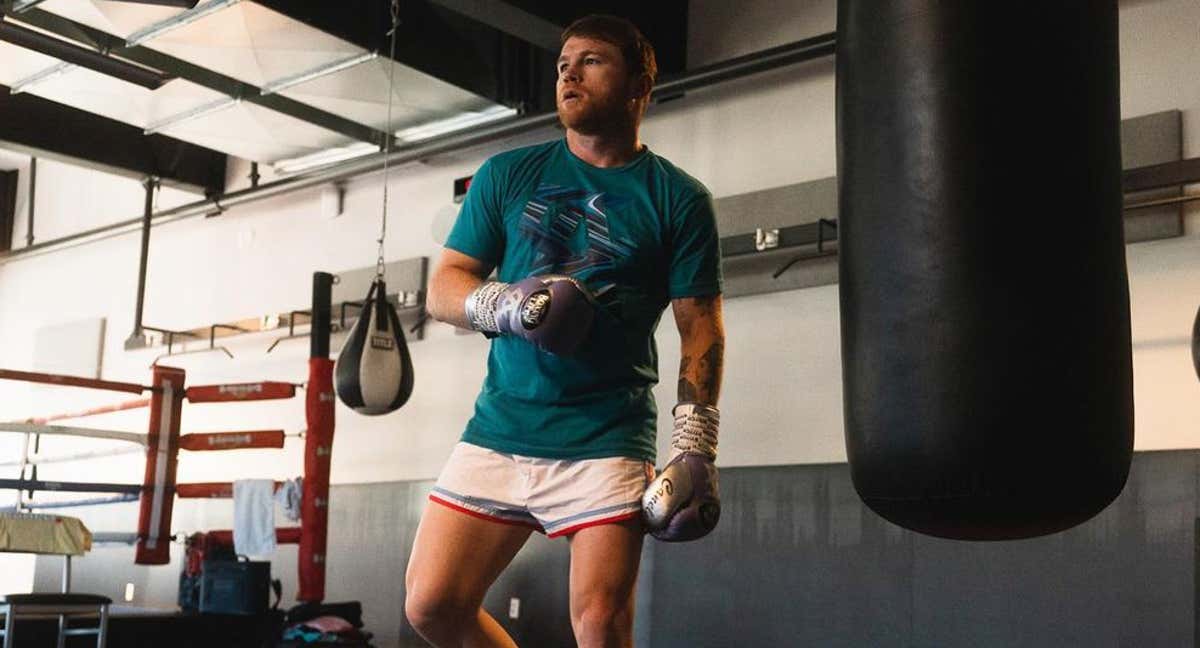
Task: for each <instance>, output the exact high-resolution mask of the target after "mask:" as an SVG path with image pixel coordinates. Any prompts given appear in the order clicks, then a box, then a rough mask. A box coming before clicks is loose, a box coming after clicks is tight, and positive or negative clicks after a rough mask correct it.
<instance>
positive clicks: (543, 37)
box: [429, 0, 563, 55]
mask: <svg viewBox="0 0 1200 648" xmlns="http://www.w3.org/2000/svg"><path fill="white" fill-rule="evenodd" d="M429 1H430V2H432V3H433V4H436V5H439V6H441V7H445V8H446V9H449V10H450V11H453V12H455V13H458V14H461V15H463V16H466V17H468V18H472V19H474V20H477V21H479V22H481V23H484V24H485V25H491V26H492V27H495V28H496V29H499V30H500V31H502V32H504V33H506V34H508V35H510V36H515V37H517V38H520V39H521V40H523V41H525V42H527V43H529V44H531V45H536V46H538V47H540V48H542V49H544V50H547V51H550V52H553V53H554V54H556V55H557V54H558V51H559V36H560V35H561V34H562V29H563V26H562V25H559V24H556V23H553V22H551V21H549V20H546V19H545V18H542V17H541V16H538V15H537V14H533V13H530V12H528V11H525V10H523V9H520V8H518V7H515V6H513V5H511V4H509V3H507V2H504V1H503V0H429Z"/></svg>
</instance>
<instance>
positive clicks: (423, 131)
mask: <svg viewBox="0 0 1200 648" xmlns="http://www.w3.org/2000/svg"><path fill="white" fill-rule="evenodd" d="M516 114H517V111H516V109H514V108H508V107H506V106H492V107H491V108H485V109H484V110H480V111H468V112H464V113H461V114H458V115H455V116H453V117H450V118H447V119H439V120H438V121H434V122H429V123H427V124H421V125H420V126H413V127H412V128H405V129H404V130H401V131H399V132H397V133H396V138H397V139H399V140H400V141H401V142H405V143H412V142H420V141H422V140H427V139H430V138H433V137H437V136H438V135H446V134H448V133H454V132H457V131H461V130H466V129H468V128H471V127H472V126H480V125H482V124H488V123H491V122H494V121H499V120H501V119H505V118H508V117H513V116H516Z"/></svg>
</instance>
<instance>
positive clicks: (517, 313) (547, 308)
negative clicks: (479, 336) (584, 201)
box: [426, 248, 593, 355]
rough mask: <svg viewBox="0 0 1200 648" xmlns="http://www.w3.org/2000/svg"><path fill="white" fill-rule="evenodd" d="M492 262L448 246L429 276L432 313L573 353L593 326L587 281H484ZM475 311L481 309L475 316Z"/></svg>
mask: <svg viewBox="0 0 1200 648" xmlns="http://www.w3.org/2000/svg"><path fill="white" fill-rule="evenodd" d="M492 267H493V266H491V265H490V264H487V263H484V262H483V261H480V260H479V259H476V258H474V257H471V256H469V255H466V254H463V253H461V252H456V251H455V250H451V249H449V248H446V249H444V250H443V251H442V256H441V258H440V259H439V260H438V265H437V269H435V270H434V272H433V278H432V279H431V280H430V282H429V300H428V304H427V306H426V308H427V310H428V311H429V314H430V315H432V316H433V318H434V319H437V320H439V321H442V322H446V323H447V324H453V325H454V326H457V327H459V328H465V329H470V330H475V331H482V332H483V333H484V335H489V337H490V336H491V335H490V334H496V333H500V334H509V335H515V336H517V337H520V338H523V339H525V340H527V341H529V342H530V343H532V344H534V345H535V346H537V347H539V348H541V349H544V350H546V351H549V352H551V353H558V354H563V355H570V354H571V353H574V351H575V350H576V349H577V348H578V347H579V345H580V344H582V343H583V340H584V339H585V338H586V337H587V335H588V332H589V331H590V330H591V326H592V318H593V311H592V305H591V301H590V300H591V297H590V296H588V294H587V291H586V289H585V288H584V287H583V285H582V284H580V283H578V282H577V281H576V280H574V279H572V278H570V277H567V276H563V275H540V276H534V277H527V278H525V279H522V280H521V281H518V282H516V283H512V284H508V283H501V282H498V281H489V282H486V283H485V281H484V279H485V278H486V277H487V276H488V275H489V274H491V272H492ZM471 313H475V315H476V321H474V322H472V321H471V315H470V314H471Z"/></svg>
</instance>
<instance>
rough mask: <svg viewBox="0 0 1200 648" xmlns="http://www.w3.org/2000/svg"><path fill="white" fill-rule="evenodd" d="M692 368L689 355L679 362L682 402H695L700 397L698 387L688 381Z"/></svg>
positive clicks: (680, 398) (680, 399) (679, 395)
mask: <svg viewBox="0 0 1200 648" xmlns="http://www.w3.org/2000/svg"><path fill="white" fill-rule="evenodd" d="M691 367H692V359H691V358H690V357H689V356H688V355H687V354H684V355H683V358H681V359H680V360H679V390H678V391H679V393H678V397H679V401H680V402H685V401H686V402H694V401H695V400H696V397H697V396H698V395H699V390H698V389H696V385H694V384H692V382H691V381H690V380H688V371H689V370H690V369H691Z"/></svg>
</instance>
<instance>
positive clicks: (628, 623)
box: [572, 597, 633, 646]
mask: <svg viewBox="0 0 1200 648" xmlns="http://www.w3.org/2000/svg"><path fill="white" fill-rule="evenodd" d="M632 608H633V604H632V602H631V601H616V600H613V599H610V598H607V597H591V598H589V599H588V600H587V601H585V602H584V603H583V604H582V605H581V606H579V609H578V610H577V611H576V614H574V615H573V616H574V618H573V619H572V621H573V624H572V625H574V626H575V628H574V629H575V638H576V639H577V640H578V642H579V645H580V646H610V645H625V644H626V643H627V641H625V640H626V639H628V638H629V637H631V636H632V634H633V609H632Z"/></svg>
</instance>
